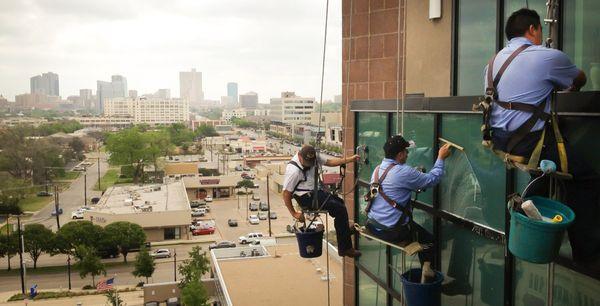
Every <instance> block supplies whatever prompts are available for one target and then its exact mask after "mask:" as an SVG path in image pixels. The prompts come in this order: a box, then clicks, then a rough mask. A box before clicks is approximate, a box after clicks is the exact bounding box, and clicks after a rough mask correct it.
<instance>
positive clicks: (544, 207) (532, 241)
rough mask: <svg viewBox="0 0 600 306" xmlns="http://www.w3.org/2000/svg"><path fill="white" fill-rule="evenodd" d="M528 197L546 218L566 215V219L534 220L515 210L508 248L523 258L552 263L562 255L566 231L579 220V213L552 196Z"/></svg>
mask: <svg viewBox="0 0 600 306" xmlns="http://www.w3.org/2000/svg"><path fill="white" fill-rule="evenodd" d="M525 200H531V201H533V204H534V205H535V206H536V207H537V209H538V210H539V211H540V214H542V216H544V217H546V218H549V219H552V218H554V216H556V215H560V216H562V222H560V223H552V222H546V221H538V220H532V219H529V218H528V217H527V216H525V215H523V214H521V213H518V212H515V211H513V210H511V211H510V216H511V217H510V234H509V237H508V249H509V250H510V252H511V253H512V254H513V255H515V256H516V257H518V258H520V259H522V260H525V261H528V262H532V263H537V264H546V263H550V262H552V261H553V260H554V258H555V257H556V255H558V250H559V249H560V245H561V244H562V239H563V235H564V233H565V230H566V229H567V228H568V227H569V226H570V225H571V223H573V220H575V213H574V212H573V211H572V210H571V209H570V208H569V207H567V206H566V205H564V204H562V203H560V202H557V201H554V200H551V199H548V198H544V197H539V196H533V197H529V198H526V199H525Z"/></svg>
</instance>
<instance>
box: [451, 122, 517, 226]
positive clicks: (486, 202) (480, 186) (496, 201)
mask: <svg viewBox="0 0 600 306" xmlns="http://www.w3.org/2000/svg"><path fill="white" fill-rule="evenodd" d="M480 127H481V115H462V114H461V115H457V114H444V115H443V116H442V137H443V138H445V139H447V140H449V141H452V142H454V143H456V144H458V145H460V146H462V147H464V149H465V150H464V151H459V150H456V149H454V150H453V151H452V155H450V157H449V158H448V159H446V164H445V170H446V172H445V175H444V177H443V178H442V182H441V184H440V185H441V195H440V203H441V207H442V209H444V210H447V211H449V212H451V213H454V214H457V215H460V216H462V217H464V218H466V219H469V220H472V221H475V222H477V223H481V224H485V225H489V226H491V227H493V228H496V229H500V230H504V210H505V209H506V201H505V199H506V196H505V189H506V168H505V166H504V163H503V162H502V160H501V159H500V158H498V157H497V156H496V155H495V154H494V153H492V151H491V150H489V149H487V148H485V147H484V146H482V145H481V132H480Z"/></svg>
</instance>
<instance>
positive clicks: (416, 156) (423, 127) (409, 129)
mask: <svg viewBox="0 0 600 306" xmlns="http://www.w3.org/2000/svg"><path fill="white" fill-rule="evenodd" d="M400 116H402V115H400ZM433 117H434V115H432V114H411V113H405V114H404V138H406V140H409V141H410V140H412V141H414V142H415V145H416V147H415V148H409V149H408V151H409V154H408V160H407V161H406V164H407V165H411V166H413V167H423V168H425V170H426V171H429V170H431V168H432V167H433V156H434V155H437V152H436V153H435V154H434V152H433V143H432V142H433V129H434V126H433ZM392 118H393V120H392V130H396V122H397V121H398V118H397V116H396V114H394V116H393V117H392ZM398 134H400V128H399V130H398ZM418 199H419V201H420V202H423V203H426V204H429V205H432V203H433V188H430V189H428V190H426V191H425V192H423V193H421V194H419V197H418Z"/></svg>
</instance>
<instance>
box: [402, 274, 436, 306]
mask: <svg viewBox="0 0 600 306" xmlns="http://www.w3.org/2000/svg"><path fill="white" fill-rule="evenodd" d="M400 279H401V281H402V288H404V296H405V297H406V305H408V306H439V305H441V300H442V281H443V280H444V275H443V274H442V273H440V272H438V271H435V280H434V281H433V282H430V283H426V284H421V269H410V270H408V271H406V272H404V274H402V277H401V278H400Z"/></svg>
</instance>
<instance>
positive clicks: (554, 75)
mask: <svg viewBox="0 0 600 306" xmlns="http://www.w3.org/2000/svg"><path fill="white" fill-rule="evenodd" d="M551 52H552V53H551V54H550V56H549V57H548V58H547V59H546V61H547V65H548V66H547V67H548V76H547V78H548V80H549V81H550V82H552V84H554V85H556V86H557V87H559V88H560V89H565V88H568V87H569V86H571V85H573V79H575V77H577V75H578V74H579V69H578V68H577V66H575V65H574V64H573V63H572V62H571V60H570V59H569V57H568V56H567V55H566V54H565V53H563V52H561V51H559V50H551Z"/></svg>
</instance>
